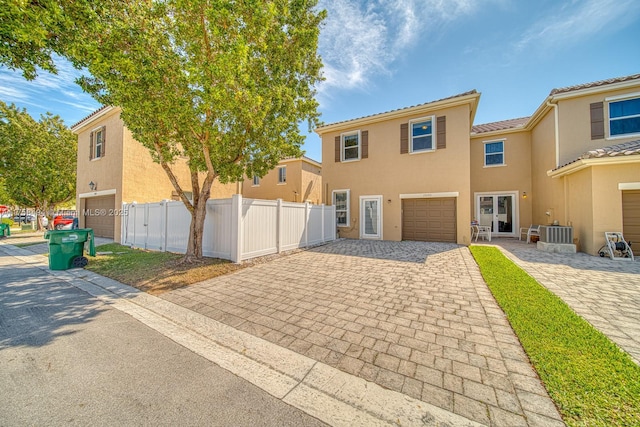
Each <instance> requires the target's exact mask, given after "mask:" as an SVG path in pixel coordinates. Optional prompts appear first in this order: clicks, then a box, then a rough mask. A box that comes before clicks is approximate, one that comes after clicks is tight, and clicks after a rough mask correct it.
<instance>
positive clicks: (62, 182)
mask: <svg viewBox="0 0 640 427" xmlns="http://www.w3.org/2000/svg"><path fill="white" fill-rule="evenodd" d="M76 151H77V142H76V137H75V135H74V134H73V133H72V132H71V131H70V130H69V129H68V128H67V127H66V126H65V124H64V122H63V121H62V119H60V117H58V116H53V115H51V114H47V115H44V116H41V117H40V120H38V121H36V120H34V119H33V117H31V116H30V115H29V113H27V111H26V110H24V109H18V108H17V107H16V106H15V105H13V104H12V105H7V104H5V103H4V102H2V101H0V179H1V181H2V183H3V184H4V195H5V196H6V197H7V198H8V199H10V200H11V201H12V203H14V204H16V205H18V206H29V207H33V208H35V209H36V210H38V211H42V212H50V211H51V210H52V209H54V208H55V206H56V205H58V204H60V203H64V202H68V201H69V200H71V199H73V198H74V197H75V194H76V191H75V188H76Z"/></svg>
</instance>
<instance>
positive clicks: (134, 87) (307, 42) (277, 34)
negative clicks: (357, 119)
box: [73, 0, 324, 182]
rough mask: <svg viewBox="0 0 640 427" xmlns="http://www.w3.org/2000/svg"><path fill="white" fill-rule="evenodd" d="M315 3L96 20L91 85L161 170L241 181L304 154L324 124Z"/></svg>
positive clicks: (141, 10) (86, 62)
mask: <svg viewBox="0 0 640 427" xmlns="http://www.w3.org/2000/svg"><path fill="white" fill-rule="evenodd" d="M314 7H315V1H290V0H272V1H262V0H260V1H257V0H256V1H244V2H230V1H204V0H197V1H196V0H189V1H186V0H169V1H166V2H154V3H148V2H141V1H133V2H129V3H127V4H126V5H121V6H120V7H118V8H113V9H109V14H108V15H106V16H102V15H100V12H99V11H96V20H95V22H94V25H93V27H92V28H91V31H95V32H96V34H91V32H90V33H89V36H87V37H85V39H86V43H84V44H83V45H82V46H81V48H80V49H79V50H76V51H75V52H74V53H73V56H74V58H75V61H76V63H77V64H80V65H83V66H86V67H87V69H88V70H89V72H90V73H91V75H92V76H93V77H92V78H83V79H82V81H81V85H82V87H83V88H84V89H85V90H86V91H87V92H89V93H90V94H92V95H93V96H94V97H95V98H96V99H97V100H98V101H100V102H101V103H103V104H105V105H117V106H119V107H121V108H122V113H121V117H122V119H123V120H124V122H125V124H126V125H127V127H128V128H129V130H131V132H132V134H133V136H134V137H135V138H136V140H138V141H140V142H141V143H143V144H144V145H145V146H147V147H148V148H149V149H150V150H151V152H152V154H153V155H154V157H155V159H156V160H157V161H161V162H166V163H171V162H173V161H174V160H175V159H176V158H177V157H178V156H186V157H188V158H189V166H190V168H191V170H192V171H197V172H205V173H207V174H212V175H215V176H216V177H219V179H220V181H222V182H232V181H236V180H240V179H242V177H243V175H244V174H247V175H248V176H253V175H259V176H263V175H265V174H266V173H267V172H268V171H269V170H270V169H272V168H273V167H275V165H276V164H277V163H278V161H280V160H281V159H282V158H284V157H288V156H298V155H300V154H301V151H300V145H301V144H302V142H303V139H304V138H303V136H302V135H301V134H300V132H299V129H298V123H300V122H301V121H305V120H306V121H308V122H309V123H310V125H314V124H315V123H316V120H317V118H318V113H317V102H316V101H315V99H314V97H313V96H314V85H315V84H316V83H317V82H318V81H319V79H320V68H321V61H320V58H319V57H318V55H317V54H316V49H317V38H318V33H319V24H320V22H321V20H322V19H323V17H324V14H323V13H318V12H315V11H314Z"/></svg>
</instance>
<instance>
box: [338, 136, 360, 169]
mask: <svg viewBox="0 0 640 427" xmlns="http://www.w3.org/2000/svg"><path fill="white" fill-rule="evenodd" d="M340 138H341V139H342V144H341V145H342V148H341V160H342V161H343V162H344V161H349V160H360V131H354V132H349V133H343V134H342V135H340Z"/></svg>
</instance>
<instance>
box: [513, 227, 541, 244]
mask: <svg viewBox="0 0 640 427" xmlns="http://www.w3.org/2000/svg"><path fill="white" fill-rule="evenodd" d="M523 235H526V236H527V243H531V236H537V237H538V238H540V226H539V225H533V224H531V225H530V226H529V228H525V227H521V228H520V237H519V238H518V240H522V236H523Z"/></svg>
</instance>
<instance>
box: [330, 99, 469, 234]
mask: <svg viewBox="0 0 640 427" xmlns="http://www.w3.org/2000/svg"><path fill="white" fill-rule="evenodd" d="M432 114H433V115H436V116H443V115H444V116H446V117H447V148H446V149H441V150H436V151H434V152H426V153H416V154H402V155H401V154H400V124H401V123H407V122H408V121H409V120H411V119H416V118H420V117H425V116H428V115H432ZM469 117H470V107H469V105H462V106H456V107H450V108H446V109H440V110H434V111H431V112H422V113H420V114H419V115H411V116H409V115H407V116H404V117H402V118H392V119H389V120H385V121H382V122H376V123H370V124H367V125H363V126H359V125H354V127H353V128H349V129H344V128H342V129H341V130H335V131H331V132H327V133H324V134H322V158H323V162H322V182H323V185H324V186H325V190H327V193H326V199H327V200H331V193H332V191H333V190H342V189H349V190H350V209H351V212H350V217H351V218H350V219H351V224H350V227H340V228H339V230H340V236H341V237H349V238H359V235H360V221H359V218H360V196H382V238H383V239H384V240H401V238H402V230H401V226H402V212H401V206H402V203H401V199H400V194H409V193H414V194H415V193H421V194H422V193H430V194H433V193H440V192H458V193H459V195H458V198H457V202H456V204H457V226H456V227H457V241H458V243H460V244H468V243H469V237H470V236H469V235H470V231H469V222H470V220H471V209H470V205H469V202H468V201H469V200H470V198H471V194H470V153H469V144H470V141H469V131H470V122H469ZM358 129H359V130H361V131H364V130H368V131H369V157H368V158H367V159H361V160H359V161H353V162H342V163H340V162H335V161H334V160H335V151H334V150H335V143H334V140H335V137H336V136H338V135H340V133H342V132H347V131H354V130H358Z"/></svg>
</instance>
